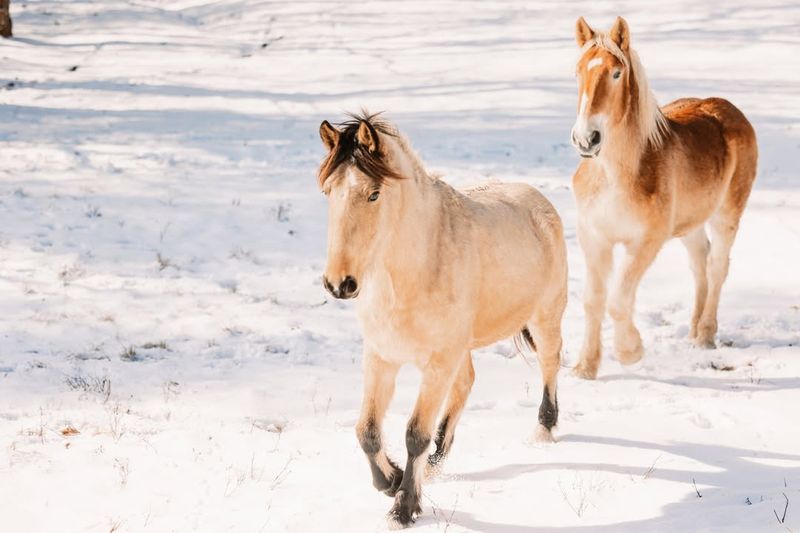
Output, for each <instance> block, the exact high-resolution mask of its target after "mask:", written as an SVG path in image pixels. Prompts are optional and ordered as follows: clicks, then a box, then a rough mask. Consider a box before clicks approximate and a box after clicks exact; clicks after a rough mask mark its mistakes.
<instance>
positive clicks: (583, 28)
mask: <svg viewBox="0 0 800 533" xmlns="http://www.w3.org/2000/svg"><path fill="white" fill-rule="evenodd" d="M594 35H595V34H594V30H593V29H592V28H591V27H590V26H589V24H587V22H586V20H585V19H584V18H583V17H580V18H579V19H578V20H577V22H575V40H576V41H578V46H580V47H583V45H584V44H586V43H587V42H589V41H591V40H592V39H594Z"/></svg>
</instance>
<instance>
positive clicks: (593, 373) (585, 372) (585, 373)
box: [572, 361, 597, 379]
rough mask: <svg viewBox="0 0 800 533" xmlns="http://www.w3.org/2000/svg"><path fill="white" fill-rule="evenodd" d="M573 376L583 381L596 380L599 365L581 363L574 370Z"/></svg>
mask: <svg viewBox="0 0 800 533" xmlns="http://www.w3.org/2000/svg"><path fill="white" fill-rule="evenodd" d="M572 374H573V375H575V376H577V377H579V378H581V379H595V378H596V377H597V365H596V364H591V363H587V362H586V361H581V362H579V363H578V364H577V365H575V368H573V369H572Z"/></svg>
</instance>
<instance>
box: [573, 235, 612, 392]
mask: <svg viewBox="0 0 800 533" xmlns="http://www.w3.org/2000/svg"><path fill="white" fill-rule="evenodd" d="M578 241H579V242H580V245H581V249H582V250H583V256H584V258H585V259H586V287H585V289H584V294H583V309H584V311H585V316H586V326H585V330H584V336H583V347H582V348H581V356H580V361H579V362H578V364H577V365H576V366H575V369H574V370H573V372H574V373H575V374H576V375H577V376H580V377H582V378H584V379H594V378H595V377H596V376H597V369H598V368H599V366H600V357H601V355H602V339H601V333H602V327H603V316H604V315H605V312H606V284H607V283H608V275H609V273H610V272H611V267H612V264H613V255H612V251H613V247H612V244H611V243H610V242H608V241H606V240H605V239H604V238H603V237H602V236H600V235H597V234H595V233H593V232H591V231H588V230H586V229H583V228H582V227H581V226H579V227H578Z"/></svg>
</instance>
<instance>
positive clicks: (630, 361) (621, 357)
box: [617, 343, 644, 366]
mask: <svg viewBox="0 0 800 533" xmlns="http://www.w3.org/2000/svg"><path fill="white" fill-rule="evenodd" d="M643 355H644V347H643V346H642V345H641V343H639V344H638V345H637V346H635V347H634V348H633V349H632V350H621V349H617V361H619V362H620V363H621V364H623V365H625V366H630V365H635V364H636V363H638V362H639V361H641V360H642V356H643Z"/></svg>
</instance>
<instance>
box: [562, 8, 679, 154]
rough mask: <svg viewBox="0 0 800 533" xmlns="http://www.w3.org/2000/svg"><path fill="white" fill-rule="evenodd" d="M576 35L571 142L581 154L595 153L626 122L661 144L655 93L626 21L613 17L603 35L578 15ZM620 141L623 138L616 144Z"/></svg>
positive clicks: (661, 120)
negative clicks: (577, 52) (575, 110)
mask: <svg viewBox="0 0 800 533" xmlns="http://www.w3.org/2000/svg"><path fill="white" fill-rule="evenodd" d="M575 39H576V40H577V42H578V46H579V47H580V48H581V57H580V59H579V60H578V64H577V67H576V74H577V77H578V116H577V118H576V119H575V125H574V126H573V127H572V144H573V145H574V146H575V148H576V149H577V150H578V153H580V155H581V157H595V156H597V155H598V154H599V153H600V150H601V149H602V147H603V145H604V143H605V142H606V141H607V139H608V138H609V137H610V136H611V135H612V134H613V133H614V131H615V130H616V131H620V127H625V128H626V129H625V130H624V131H626V132H628V133H632V132H633V129H634V128H636V129H638V133H639V134H640V136H639V138H642V139H643V140H645V141H648V140H649V141H653V142H655V143H656V144H660V139H661V135H662V133H663V129H664V120H665V119H664V116H663V115H662V114H661V111H660V109H659V108H658V104H657V103H656V101H655V97H654V96H653V94H652V93H651V92H650V89H649V87H648V85H647V78H646V77H645V75H644V69H643V68H642V66H641V63H640V62H639V58H638V56H637V55H636V52H634V51H633V49H632V48H631V46H630V43H631V36H630V30H629V29H628V23H627V22H625V19H623V18H622V17H617V19H616V21H614V25H613V26H612V27H611V30H610V31H609V32H608V33H607V34H605V33H602V32H598V31H595V30H593V29H592V28H591V27H590V26H589V25H588V24H587V23H586V21H585V20H584V19H583V17H581V18H579V19H578V21H577V23H576V26H575ZM619 144H620V146H625V144H626V143H625V142H624V140H623V142H621V143H619Z"/></svg>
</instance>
